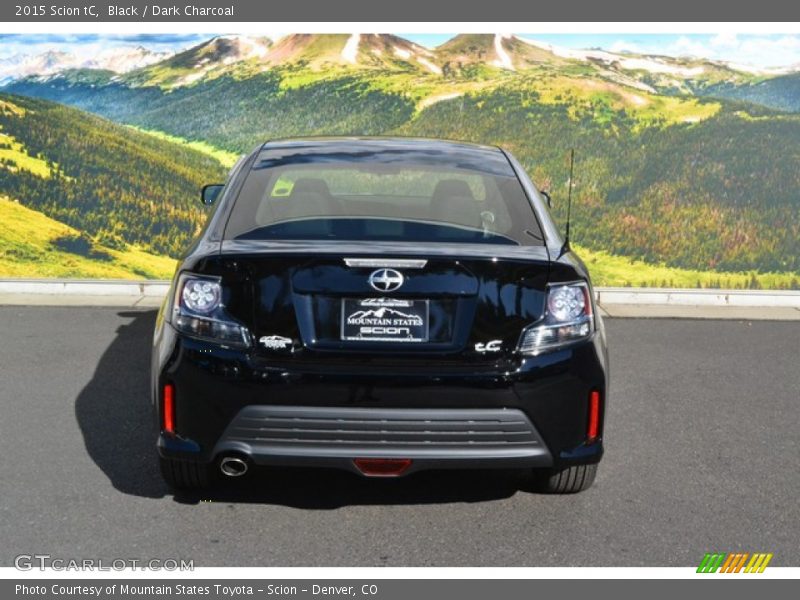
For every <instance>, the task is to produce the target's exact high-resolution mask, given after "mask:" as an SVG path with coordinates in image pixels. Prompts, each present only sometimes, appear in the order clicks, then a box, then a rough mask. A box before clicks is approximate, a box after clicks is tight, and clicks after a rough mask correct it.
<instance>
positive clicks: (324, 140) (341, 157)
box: [253, 137, 515, 176]
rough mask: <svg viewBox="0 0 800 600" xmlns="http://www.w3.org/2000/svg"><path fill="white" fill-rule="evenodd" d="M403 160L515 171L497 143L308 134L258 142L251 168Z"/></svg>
mask: <svg viewBox="0 0 800 600" xmlns="http://www.w3.org/2000/svg"><path fill="white" fill-rule="evenodd" d="M404 161H406V162H409V163H417V164H425V165H430V166H435V165H440V166H446V167H453V168H461V169H468V170H476V171H482V172H485V173H492V174H495V175H505V176H514V175H515V173H514V170H513V168H512V166H511V164H510V163H509V161H508V158H507V157H506V155H505V153H504V152H503V151H502V150H501V149H500V148H498V147H497V146H485V145H480V144H470V143H467V142H456V141H449V140H439V139H430V138H406V137H307V138H292V139H283V140H275V141H270V142H267V143H265V144H264V145H263V146H261V148H260V150H259V151H258V156H257V157H256V160H255V162H254V163H253V169H254V170H259V169H264V168H269V167H276V166H285V165H288V164H304V165H308V164H311V163H326V164H330V163H333V162H338V163H353V164H355V163H369V162H377V163H385V164H393V165H397V164H402V163H403V162H404Z"/></svg>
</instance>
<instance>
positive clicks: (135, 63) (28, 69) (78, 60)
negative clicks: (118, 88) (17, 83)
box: [0, 46, 171, 83]
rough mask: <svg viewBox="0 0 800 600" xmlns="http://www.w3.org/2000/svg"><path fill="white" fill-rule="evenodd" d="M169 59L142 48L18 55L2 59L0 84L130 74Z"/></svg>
mask: <svg viewBox="0 0 800 600" xmlns="http://www.w3.org/2000/svg"><path fill="white" fill-rule="evenodd" d="M169 56H171V53H169V52H155V51H152V50H149V49H147V48H145V47H143V46H120V47H115V48H109V49H107V50H103V51H102V52H100V53H99V54H96V55H92V56H80V55H78V54H75V53H71V52H63V51H56V50H48V51H47V52H43V53H41V54H15V55H13V56H11V57H8V58H6V59H2V60H0V81H2V82H4V83H5V82H8V81H13V80H15V79H22V78H24V77H32V76H33V77H48V76H50V75H56V74H58V73H61V72H63V71H67V70H70V69H102V70H108V71H113V72H114V73H127V72H128V71H131V70H133V69H138V68H141V67H144V66H147V65H150V64H153V63H157V62H160V61H163V60H165V59H167V58H169Z"/></svg>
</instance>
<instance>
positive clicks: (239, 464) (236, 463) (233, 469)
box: [219, 456, 248, 477]
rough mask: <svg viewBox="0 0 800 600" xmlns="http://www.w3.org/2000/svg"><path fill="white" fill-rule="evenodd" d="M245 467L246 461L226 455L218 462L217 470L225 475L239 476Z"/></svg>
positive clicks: (243, 472) (242, 473) (244, 470)
mask: <svg viewBox="0 0 800 600" xmlns="http://www.w3.org/2000/svg"><path fill="white" fill-rule="evenodd" d="M247 469H248V466H247V462H246V461H244V460H242V459H241V458H238V457H236V456H226V457H225V458H223V459H222V460H221V461H220V463H219V470H220V471H222V474H223V475H225V476H226V477H241V476H242V475H244V474H245V473H247Z"/></svg>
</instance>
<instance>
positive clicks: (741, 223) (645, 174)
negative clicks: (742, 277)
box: [9, 35, 800, 277]
mask: <svg viewBox="0 0 800 600" xmlns="http://www.w3.org/2000/svg"><path fill="white" fill-rule="evenodd" d="M362 37H363V38H364V39H362V41H361V45H360V46H358V47H357V48H356V51H354V53H353V54H352V56H349V57H346V58H343V57H344V53H345V50H344V49H343V48H344V47H345V45H346V44H347V43H348V36H289V37H288V38H285V39H284V40H282V41H281V42H278V43H277V44H276V45H275V46H273V47H272V48H271V49H270V50H269V52H270V53H269V54H267V55H266V56H265V57H262V58H248V59H243V60H241V61H240V62H237V63H235V64H232V65H217V66H213V65H209V64H208V63H203V64H204V66H203V69H207V73H208V74H207V76H203V77H199V78H193V79H192V80H191V82H189V83H185V84H178V83H176V82H180V81H182V80H183V79H181V78H184V79H185V77H186V72H187V69H188V70H189V71H191V64H190V63H191V60H188V59H187V58H186V57H187V56H194V55H197V56H201V55H207V52H206V49H204V48H200V47H198V48H196V49H193V50H192V51H190V52H187V54H186V56H183V57H182V58H181V60H180V61H178V62H179V63H180V64H179V65H178V66H175V64H173V63H174V62H175V61H173V63H170V62H167V61H165V63H163V64H156V65H151V66H149V67H147V68H145V69H142V70H140V71H137V72H133V73H131V74H130V75H129V76H126V77H122V78H116V79H114V80H112V79H111V78H110V77H107V75H104V74H103V73H97V72H89V73H86V72H71V73H65V74H64V75H62V76H60V77H50V78H47V79H44V80H37V79H27V80H22V81H18V82H16V83H15V84H13V85H12V86H10V88H9V89H12V90H14V91H15V92H16V93H21V94H29V95H32V96H40V97H46V98H50V99H53V100H57V101H59V102H64V103H68V104H73V105H75V106H78V107H80V108H83V109H85V110H89V111H92V112H96V113H98V114H100V115H103V116H105V117H108V118H110V119H113V120H116V121H119V122H123V123H127V124H131V125H134V126H136V127H139V128H142V129H146V130H154V131H159V132H163V133H164V134H168V135H169V136H176V137H177V138H181V139H183V140H187V141H190V142H191V141H195V142H203V143H206V144H210V145H211V146H213V147H216V148H219V149H222V150H224V151H227V152H233V153H239V152H243V151H247V150H249V149H251V148H252V147H253V146H254V145H256V144H257V143H260V142H263V141H265V140H267V139H271V138H277V137H286V136H298V135H322V134H334V135H335V134H340V135H345V134H361V135H371V134H393V135H414V136H430V137H445V138H451V139H461V140H467V141H476V142H481V143H490V144H498V145H501V146H503V147H505V148H507V149H509V150H511V151H512V152H513V153H514V154H515V155H516V156H517V157H518V158H520V160H521V161H522V162H523V164H524V165H525V166H526V168H527V169H528V170H529V172H530V173H531V174H532V176H533V177H534V179H535V180H536V182H537V183H538V184H539V185H540V186H542V187H544V188H546V189H549V190H550V191H551V192H552V194H553V196H554V198H555V208H554V212H555V214H556V217H557V218H559V219H563V216H564V202H563V200H564V195H565V194H564V192H565V189H566V177H567V176H566V167H567V166H566V161H565V156H566V154H567V152H568V150H569V149H570V148H575V149H576V151H577V156H578V162H577V172H576V177H575V192H576V195H575V206H574V210H573V219H574V223H575V225H574V227H573V232H574V236H575V239H576V240H577V241H578V243H580V244H582V245H583V246H584V247H585V248H586V249H587V250H588V251H592V252H600V253H601V254H600V256H605V254H602V253H612V254H617V255H621V256H626V257H628V258H629V259H632V260H641V261H646V262H647V263H649V264H658V265H663V266H664V267H679V268H685V269H695V270H697V271H700V272H702V271H711V272H715V271H718V272H731V271H737V272H743V271H746V272H754V271H760V272H782V273H787V274H790V276H792V277H794V275H796V274H797V273H798V272H800V241H799V240H800V220H798V218H797V217H798V215H800V170H798V169H797V168H796V165H797V163H798V154H799V153H800V115H795V114H787V113H783V112H779V111H776V110H772V109H769V108H765V107H764V106H761V105H758V104H753V103H748V102H743V101H740V100H732V99H725V98H723V99H719V98H716V97H707V96H706V95H708V96H724V95H726V94H724V93H722V90H723V88H724V87H725V86H728V88H731V89H733V88H736V89H742V88H744V87H745V86H752V87H753V88H756V87H758V85H760V84H757V83H755V79H754V78H753V77H749V76H747V77H746V76H744V75H742V74H741V73H738V74H737V73H734V72H733V71H732V70H730V69H728V68H726V67H724V66H721V65H719V64H711V63H700V62H696V61H695V62H691V61H678V60H675V61H673V62H671V63H668V62H667V59H666V58H664V57H633V58H634V59H635V60H632V61H631V60H628V58H626V57H622V59H621V60H620V61H618V62H613V61H612V62H609V61H608V60H606V62H599V61H598V60H595V59H588V60H582V61H581V60H573V59H566V58H563V57H560V56H555V55H554V54H552V53H550V52H549V51H548V50H546V49H543V48H540V47H536V46H534V45H531V44H529V43H527V42H523V41H520V40H518V39H506V38H503V39H500V40H498V38H495V37H493V36H481V35H470V36H459V37H458V38H456V39H454V40H453V41H451V42H448V43H447V44H445V45H444V46H442V47H440V48H439V49H437V50H436V52H435V53H433V52H427V51H425V49H422V48H419V47H415V46H402V45H398V44H401V43H402V40H399V39H398V38H393V37H391V36H362ZM498 48H499V50H498ZM204 53H205V54H204ZM648 61H650V62H649V63H648ZM653 61H656V62H658V68H659V69H660V68H661V67H662V66H663V67H664V68H665V69H667V70H669V69H673V70H674V72H673V71H669V72H667V73H666V74H663V73H662V74H660V75H657V74H654V72H650V71H647V70H646V69H644V67H641V65H644V66H645V67H646V66H647V65H648V64H651V63H652V62H653ZM664 65H666V66H664ZM178 67H180V68H178ZM636 69H639V70H636ZM681 70H684V71H685V72H686V73H688V74H690V75H687V76H686V77H685V78H684V79H682V80H681V81H680V82H678V83H679V84H680V85H678V83H676V82H677V81H678V79H680V76H679V75H677V74H676V73H680V72H683V71H681ZM104 77H106V80H103V78H104ZM772 81H777V80H772ZM165 82H168V84H166V83H165ZM673 84H675V87H674V88H672V87H670V86H673ZM715 89H716V90H718V91H719V93H714V92H713V90H715ZM656 90H661V92H659V91H656ZM693 92H696V93H697V94H702V95H704V96H703V97H700V96H697V95H692V93H693ZM728 95H732V94H728ZM791 95H792V94H791V93H790V94H789V96H791ZM765 103H766V102H765ZM52 110H56V109H55V108H53V109H52ZM65 110H66V109H65ZM106 126H110V125H106ZM142 143H144V142H142ZM153 143H155V141H153ZM34 145H35V144H34ZM184 148H186V146H184ZM186 151H188V150H186ZM47 158H48V159H50V160H55V162H58V163H59V165H60V164H61V163H60V161H59V159H58V158H57V157H54V158H51V157H50V156H48V157H47ZM186 160H188V161H189V162H190V163H191V164H192V165H193V169H195V168H196V169H199V170H200V171H201V172H202V171H203V170H204V169H205V167H204V166H203V165H202V164H201V163H198V162H197V161H199V160H201V159H200V157H198V156H197V155H195V154H192V155H187V157H186ZM201 162H202V161H201ZM68 164H69V166H70V168H73V169H75V168H77V165H75V164H73V163H69V162H68ZM182 164H185V163H182ZM60 168H62V170H63V171H64V173H65V174H67V175H69V173H68V172H67V171H66V166H64V165H61V167H60ZM169 168H170V167H167V169H169ZM193 172H194V173H195V175H194V176H191V177H190V176H189V175H187V176H186V177H187V180H191V181H192V182H197V183H198V185H199V177H198V176H197V175H196V173H197V171H196V170H195V171H193ZM55 177H60V175H55ZM192 177H194V179H192ZM161 185H166V182H164V181H161ZM188 187H191V186H188ZM192 193H194V192H192ZM164 197H167V196H164ZM168 197H170V198H176V197H180V192H179V191H177V190H176V189H170V190H169V192H168ZM144 205H145V206H150V205H149V204H148V203H144ZM181 206H182V205H181V204H180V203H178V204H177V205H176V206H175V207H174V208H173V209H172V210H173V211H175V212H176V213H177V214H178V216H177V217H175V218H178V222H180V223H182V225H181V226H180V227H179V228H178V229H177V231H179V235H178V238H179V240H178V239H176V240H174V244H171V243H170V241H169V240H166V239H164V236H165V235H166V231H167V228H165V227H164V225H163V219H162V218H161V216H160V215H159V216H158V217H156V216H155V215H153V216H154V218H152V219H150V220H147V219H145V220H143V221H140V222H137V226H136V227H137V228H139V224H138V223H141V231H148V232H150V234H151V240H153V241H152V242H151V243H152V244H153V245H152V246H151V247H152V248H154V249H158V250H162V251H169V252H174V251H175V249H176V248H177V247H178V246H179V244H180V243H182V242H183V241H184V240H185V239H187V238H188V233H189V231H190V230H191V228H192V227H193V226H196V223H197V221H196V220H193V219H195V218H196V216H193V215H196V213H194V212H192V209H189V210H188V212H183V209H182V208H181ZM94 227H95V230H97V231H99V230H102V229H103V228H104V227H105V225H104V224H96V225H95V226H94ZM132 239H136V240H137V241H138V240H141V239H144V236H140V237H137V238H132Z"/></svg>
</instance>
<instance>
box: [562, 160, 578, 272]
mask: <svg viewBox="0 0 800 600" xmlns="http://www.w3.org/2000/svg"><path fill="white" fill-rule="evenodd" d="M574 171H575V148H571V149H570V151H569V188H568V190H567V227H566V230H565V232H564V245H563V246H562V247H561V254H560V256H563V255H564V254H565V253H567V252H568V251H569V250H570V247H569V220H570V217H571V215H572V174H573V172H574Z"/></svg>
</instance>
